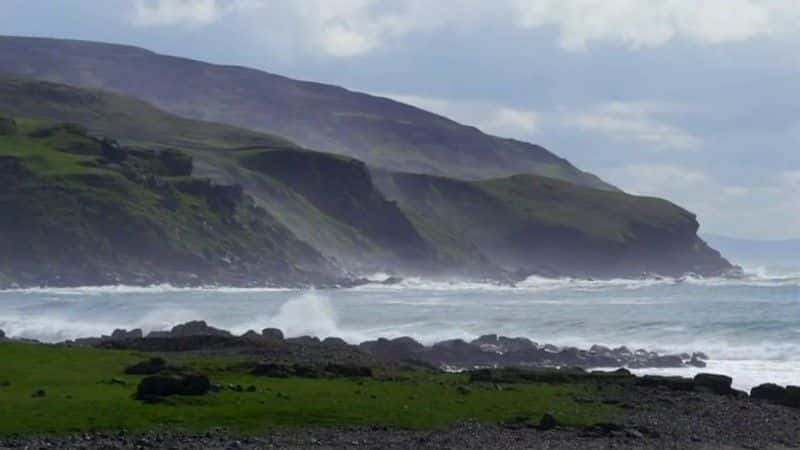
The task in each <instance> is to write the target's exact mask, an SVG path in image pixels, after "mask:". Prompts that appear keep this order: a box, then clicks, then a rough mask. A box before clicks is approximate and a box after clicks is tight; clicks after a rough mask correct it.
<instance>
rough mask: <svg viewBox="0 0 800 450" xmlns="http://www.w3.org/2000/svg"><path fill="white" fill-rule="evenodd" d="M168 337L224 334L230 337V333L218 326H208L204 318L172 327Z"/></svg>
mask: <svg viewBox="0 0 800 450" xmlns="http://www.w3.org/2000/svg"><path fill="white" fill-rule="evenodd" d="M169 335H170V337H188V336H225V337H231V336H232V335H231V333H230V332H228V331H225V330H220V329H219V328H214V327H211V326H209V325H208V324H207V323H206V322H205V320H194V321H191V322H186V323H184V324H181V325H176V326H174V327H172V331H170V333H169Z"/></svg>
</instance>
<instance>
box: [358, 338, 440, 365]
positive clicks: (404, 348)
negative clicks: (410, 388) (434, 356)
mask: <svg viewBox="0 0 800 450" xmlns="http://www.w3.org/2000/svg"><path fill="white" fill-rule="evenodd" d="M358 347H359V348H360V349H362V350H364V351H366V352H369V353H371V354H373V355H375V356H376V357H378V358H381V359H386V360H393V361H402V360H407V359H413V358H415V357H416V356H417V355H419V353H420V352H422V351H423V350H425V346H424V345H422V344H420V343H419V342H417V341H415V340H414V339H412V338H410V337H407V336H405V337H399V338H395V339H392V340H389V339H385V338H380V339H378V340H377V341H366V342H362V343H361V344H360V345H359V346H358Z"/></svg>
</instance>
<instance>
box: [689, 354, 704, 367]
mask: <svg viewBox="0 0 800 450" xmlns="http://www.w3.org/2000/svg"><path fill="white" fill-rule="evenodd" d="M686 364H687V365H689V366H692V367H700V368H703V367H705V366H706V362H705V361H703V360H702V359H700V358H698V357H696V356H692V358H691V359H690V360H689V361H688V362H687V363H686Z"/></svg>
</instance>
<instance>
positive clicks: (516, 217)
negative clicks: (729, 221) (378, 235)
mask: <svg viewBox="0 0 800 450" xmlns="http://www.w3.org/2000/svg"><path fill="white" fill-rule="evenodd" d="M376 180H377V183H378V186H379V187H380V189H381V190H382V191H383V192H384V193H385V194H386V196H387V197H388V198H390V199H393V200H396V201H397V202H398V204H399V205H400V207H401V208H402V209H403V210H405V211H408V212H410V216H411V217H418V216H425V217H428V218H429V220H431V221H435V222H437V223H438V226H439V227H441V228H443V229H447V230H450V233H451V235H454V236H458V240H457V244H456V245H458V246H462V247H468V246H469V245H470V244H474V245H476V246H477V248H478V249H479V251H480V252H481V253H482V254H483V255H485V256H486V257H487V258H488V260H489V261H490V262H492V263H494V264H496V265H498V266H501V267H503V268H505V269H507V270H510V271H516V272H519V273H521V274H527V273H537V274H542V275H556V276H564V275H568V276H592V277H616V276H624V277H630V276H640V275H642V274H660V275H682V274H685V273H687V272H694V273H698V274H702V275H720V274H723V273H725V272H727V271H729V270H731V269H732V268H733V267H732V266H731V264H730V263H729V262H728V261H726V260H725V259H724V258H722V256H721V255H720V254H719V253H718V252H717V251H715V250H713V249H711V248H710V247H709V246H708V245H706V244H705V242H703V241H702V240H701V239H700V238H699V237H698V236H697V230H698V226H699V225H698V223H697V220H696V218H695V217H694V215H692V214H691V213H689V212H688V211H686V210H683V209H681V208H679V207H677V206H675V205H673V204H671V203H669V202H667V201H664V200H660V199H654V198H646V197H636V196H632V195H628V194H624V193H621V192H609V191H602V190H596V189H590V188H585V187H580V186H576V185H573V184H570V183H564V182H561V181H559V180H553V179H549V178H544V177H536V176H514V177H510V178H503V179H497V180H488V181H482V182H467V181H458V180H451V179H443V178H438V177H431V176H426V175H413V174H396V173H387V172H380V173H377V174H376Z"/></svg>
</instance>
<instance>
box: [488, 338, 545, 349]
mask: <svg viewBox="0 0 800 450" xmlns="http://www.w3.org/2000/svg"><path fill="white" fill-rule="evenodd" d="M498 344H499V345H500V348H501V350H502V351H503V352H519V351H525V350H530V349H534V350H535V349H537V348H538V347H537V345H536V343H535V342H533V341H531V340H530V339H528V338H524V337H515V338H511V337H506V336H500V338H498Z"/></svg>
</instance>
